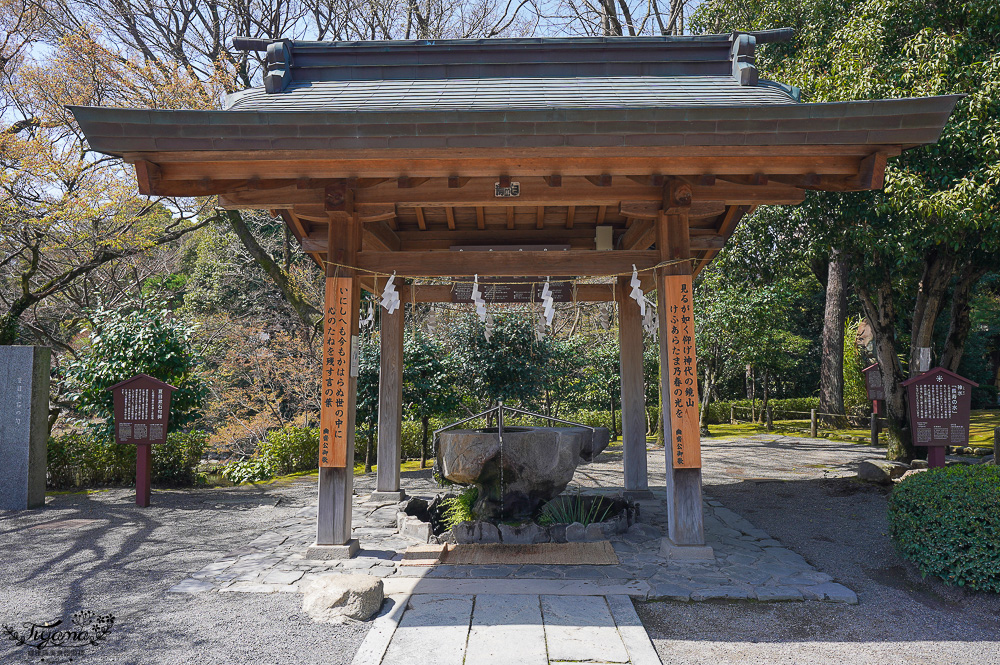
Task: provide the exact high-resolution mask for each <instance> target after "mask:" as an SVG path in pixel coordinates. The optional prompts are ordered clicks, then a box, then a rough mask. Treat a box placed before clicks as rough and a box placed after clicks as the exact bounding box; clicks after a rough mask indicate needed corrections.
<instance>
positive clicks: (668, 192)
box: [663, 178, 694, 214]
mask: <svg viewBox="0 0 1000 665" xmlns="http://www.w3.org/2000/svg"><path fill="white" fill-rule="evenodd" d="M693 196H694V194H693V192H692V191H691V185H689V184H687V183H686V182H683V181H681V180H678V179H676V178H671V179H670V180H669V181H668V182H667V184H666V185H664V186H663V212H665V213H668V214H670V213H677V212H687V211H688V210H689V209H690V208H691V199H692V198H693Z"/></svg>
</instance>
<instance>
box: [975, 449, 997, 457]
mask: <svg viewBox="0 0 1000 665" xmlns="http://www.w3.org/2000/svg"><path fill="white" fill-rule="evenodd" d="M972 454H973V455H977V456H979V457H985V456H987V455H992V454H993V449H992V448H973V449H972Z"/></svg>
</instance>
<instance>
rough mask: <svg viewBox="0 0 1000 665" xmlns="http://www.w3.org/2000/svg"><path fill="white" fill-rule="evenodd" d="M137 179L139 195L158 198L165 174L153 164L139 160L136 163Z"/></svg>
mask: <svg viewBox="0 0 1000 665" xmlns="http://www.w3.org/2000/svg"><path fill="white" fill-rule="evenodd" d="M135 179H136V182H137V183H138V184H139V193H140V194H143V195H145V196H156V194H157V190H158V189H159V185H160V181H161V180H162V179H163V174H162V172H161V171H160V167H159V166H157V165H156V164H154V163H153V162H147V161H146V160H145V159H139V160H136V162H135Z"/></svg>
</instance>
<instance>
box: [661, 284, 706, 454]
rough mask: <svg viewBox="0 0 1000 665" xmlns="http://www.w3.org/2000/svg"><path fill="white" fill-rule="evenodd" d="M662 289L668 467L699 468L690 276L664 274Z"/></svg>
mask: <svg viewBox="0 0 1000 665" xmlns="http://www.w3.org/2000/svg"><path fill="white" fill-rule="evenodd" d="M663 289H664V295H665V299H664V302H665V304H666V307H667V311H666V313H665V314H666V334H667V348H668V350H669V353H668V361H669V363H670V374H669V376H670V399H669V403H670V408H669V412H670V432H669V434H670V451H671V452H670V454H671V461H672V466H673V468H675V469H700V468H701V429H700V427H699V423H698V367H697V354H696V353H695V348H694V292H693V289H692V287H691V275H667V276H665V277H664V278H663ZM664 401H666V399H665V400H664Z"/></svg>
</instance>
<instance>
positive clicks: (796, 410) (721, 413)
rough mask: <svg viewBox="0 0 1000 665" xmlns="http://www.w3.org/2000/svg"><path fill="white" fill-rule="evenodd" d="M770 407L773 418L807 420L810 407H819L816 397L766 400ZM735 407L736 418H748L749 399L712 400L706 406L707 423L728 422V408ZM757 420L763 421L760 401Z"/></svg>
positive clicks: (757, 407)
mask: <svg viewBox="0 0 1000 665" xmlns="http://www.w3.org/2000/svg"><path fill="white" fill-rule="evenodd" d="M768 405H769V406H770V407H771V417H772V418H773V419H774V420H803V419H805V420H808V419H809V411H810V410H811V409H819V398H818V397H791V398H788V399H772V400H768ZM733 406H735V407H736V419H737V420H743V421H745V420H748V419H749V418H750V400H748V399H739V400H730V401H721V402H712V403H711V404H710V405H709V407H708V424H710V425H718V424H720V423H728V422H729V408H730V407H733ZM755 409H756V412H757V420H758V421H761V422H763V420H764V415H763V414H762V413H761V401H760V400H757V404H756V407H755Z"/></svg>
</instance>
